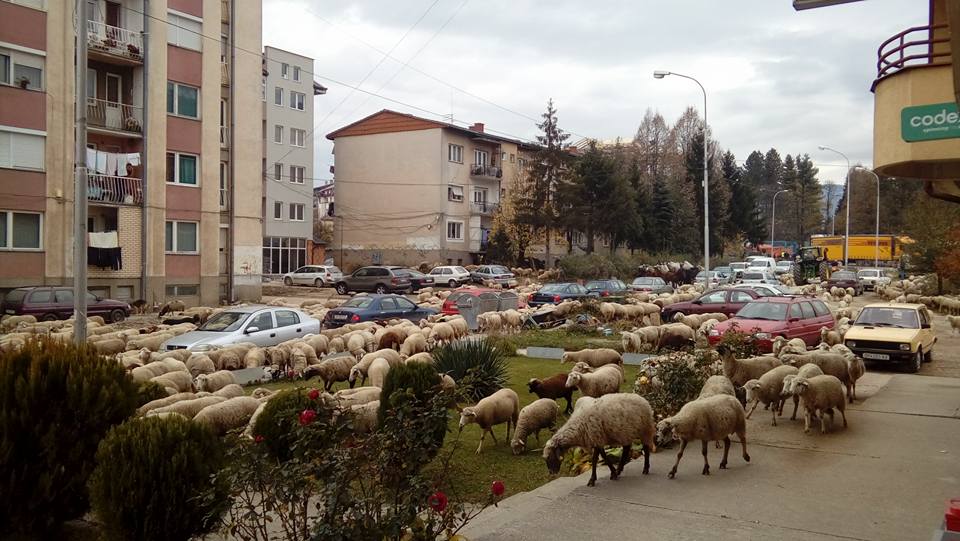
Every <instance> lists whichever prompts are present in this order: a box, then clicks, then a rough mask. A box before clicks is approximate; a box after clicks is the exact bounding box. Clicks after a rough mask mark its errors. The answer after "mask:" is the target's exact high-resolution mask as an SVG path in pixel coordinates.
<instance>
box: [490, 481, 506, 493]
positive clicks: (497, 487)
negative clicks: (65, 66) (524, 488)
mask: <svg viewBox="0 0 960 541" xmlns="http://www.w3.org/2000/svg"><path fill="white" fill-rule="evenodd" d="M505 488H506V487H504V486H503V481H494V482H493V484H492V485H490V492H492V493H493V495H494V496H503V491H504V489H505Z"/></svg>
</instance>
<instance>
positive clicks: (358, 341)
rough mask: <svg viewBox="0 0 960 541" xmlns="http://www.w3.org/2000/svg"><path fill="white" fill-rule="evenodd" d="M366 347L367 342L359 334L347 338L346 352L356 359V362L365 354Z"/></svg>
mask: <svg viewBox="0 0 960 541" xmlns="http://www.w3.org/2000/svg"><path fill="white" fill-rule="evenodd" d="M366 346H367V342H366V340H365V339H364V337H363V335H362V334H360V333H357V334H351V335H350V336H349V337H348V338H347V351H349V352H350V354H351V355H353V356H354V357H356V358H357V360H360V357H363V354H364V353H366V352H367V349H366Z"/></svg>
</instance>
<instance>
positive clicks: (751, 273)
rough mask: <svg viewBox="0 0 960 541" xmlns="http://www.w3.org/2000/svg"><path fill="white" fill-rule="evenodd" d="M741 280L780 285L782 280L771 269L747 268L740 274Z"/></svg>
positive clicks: (750, 282) (749, 282)
mask: <svg viewBox="0 0 960 541" xmlns="http://www.w3.org/2000/svg"><path fill="white" fill-rule="evenodd" d="M740 282H741V283H743V284H769V285H774V286H776V285H780V280H779V279H778V278H777V277H776V275H775V274H773V271H770V270H762V269H761V270H756V269H747V270H745V271H743V274H742V275H741V276H740Z"/></svg>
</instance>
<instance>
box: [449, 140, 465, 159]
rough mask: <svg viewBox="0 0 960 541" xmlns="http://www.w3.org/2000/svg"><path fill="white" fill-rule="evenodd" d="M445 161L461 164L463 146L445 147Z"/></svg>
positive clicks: (451, 145)
mask: <svg viewBox="0 0 960 541" xmlns="http://www.w3.org/2000/svg"><path fill="white" fill-rule="evenodd" d="M447 159H448V160H450V161H451V162H457V163H463V146H462V145H454V144H450V145H447Z"/></svg>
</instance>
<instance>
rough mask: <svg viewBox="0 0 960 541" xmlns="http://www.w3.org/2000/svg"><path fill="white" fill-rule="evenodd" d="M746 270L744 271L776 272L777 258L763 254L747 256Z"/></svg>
mask: <svg viewBox="0 0 960 541" xmlns="http://www.w3.org/2000/svg"><path fill="white" fill-rule="evenodd" d="M747 263H749V265H748V266H747V270H746V271H744V272H751V271H770V272H776V270H777V260H776V259H774V258H772V257H764V256H750V257H748V258H747Z"/></svg>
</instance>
